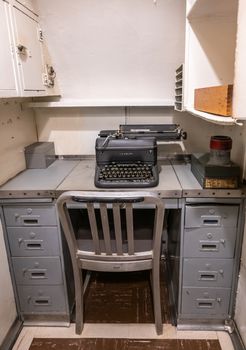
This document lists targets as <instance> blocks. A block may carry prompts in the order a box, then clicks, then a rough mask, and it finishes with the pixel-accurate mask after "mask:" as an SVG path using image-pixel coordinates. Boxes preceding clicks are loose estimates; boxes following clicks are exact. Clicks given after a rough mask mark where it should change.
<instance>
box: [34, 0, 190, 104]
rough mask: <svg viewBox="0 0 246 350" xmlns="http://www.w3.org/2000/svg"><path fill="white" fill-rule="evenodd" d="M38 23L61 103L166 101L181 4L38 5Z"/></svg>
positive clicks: (91, 0)
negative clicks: (68, 100) (79, 100)
mask: <svg viewBox="0 0 246 350" xmlns="http://www.w3.org/2000/svg"><path fill="white" fill-rule="evenodd" d="M36 4H37V7H38V11H39V15H40V23H41V26H42V29H43V32H44V36H45V40H46V41H47V46H48V48H49V52H50V56H51V58H52V61H53V64H54V66H55V69H56V71H57V81H58V84H59V87H60V90H61V93H62V96H63V97H65V98H69V97H70V98H85V99H87V98H89V99H90V98H92V99H101V98H102V99H109V100H110V99H126V98H133V99H134V98H136V99H141V98H143V99H163V98H164V99H165V98H166V99H172V100H173V95H174V94H173V91H174V75H175V69H176V68H177V67H178V65H180V63H182V60H183V48H184V31H183V27H184V22H185V17H184V14H185V1H183V0H124V1H122V0H100V1H98V0H73V1H70V2H69V1H65V0H62V1H61V0H52V1H49V0H42V1H38V0H37V1H36Z"/></svg>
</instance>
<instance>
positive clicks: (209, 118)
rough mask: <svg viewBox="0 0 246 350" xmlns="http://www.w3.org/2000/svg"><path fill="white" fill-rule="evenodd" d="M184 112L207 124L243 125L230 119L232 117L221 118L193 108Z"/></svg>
mask: <svg viewBox="0 0 246 350" xmlns="http://www.w3.org/2000/svg"><path fill="white" fill-rule="evenodd" d="M186 111H187V112H188V113H191V114H193V115H195V116H196V117H199V118H201V119H204V120H206V121H208V122H212V123H215V124H219V125H243V123H242V120H237V119H235V118H232V117H222V116H220V115H216V114H210V113H205V112H200V111H197V110H196V109H194V108H186Z"/></svg>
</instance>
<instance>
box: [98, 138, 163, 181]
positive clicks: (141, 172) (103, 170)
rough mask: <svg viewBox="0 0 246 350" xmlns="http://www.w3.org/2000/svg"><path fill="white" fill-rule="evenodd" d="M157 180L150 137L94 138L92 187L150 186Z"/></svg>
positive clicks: (152, 144) (155, 153) (154, 149)
mask: <svg viewBox="0 0 246 350" xmlns="http://www.w3.org/2000/svg"><path fill="white" fill-rule="evenodd" d="M158 182H159V174H158V169H157V144H156V139H155V138H154V137H148V138H126V137H122V136H121V137H118V136H117V137H114V136H107V137H99V138H97V139H96V171H95V186H96V187H104V188H117V187H118V188H122V187H135V188H138V187H154V186H157V185H158Z"/></svg>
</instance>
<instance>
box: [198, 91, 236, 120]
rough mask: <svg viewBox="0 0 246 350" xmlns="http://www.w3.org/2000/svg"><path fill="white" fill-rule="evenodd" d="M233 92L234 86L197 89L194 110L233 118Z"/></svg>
mask: <svg viewBox="0 0 246 350" xmlns="http://www.w3.org/2000/svg"><path fill="white" fill-rule="evenodd" d="M232 90H233V85H221V86H212V87H207V88H201V89H195V101H194V108H195V109H196V110H198V111H201V112H206V113H212V114H218V115H222V116H226V117H228V116H231V115H232Z"/></svg>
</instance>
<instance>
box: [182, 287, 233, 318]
mask: <svg viewBox="0 0 246 350" xmlns="http://www.w3.org/2000/svg"><path fill="white" fill-rule="evenodd" d="M230 294H231V290H230V289H229V288H192V287H185V288H183V291H182V306H181V310H182V313H183V314H190V315H204V316H205V315H206V317H207V318H214V317H215V316H216V318H224V317H226V315H228V311H229V301H230Z"/></svg>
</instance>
